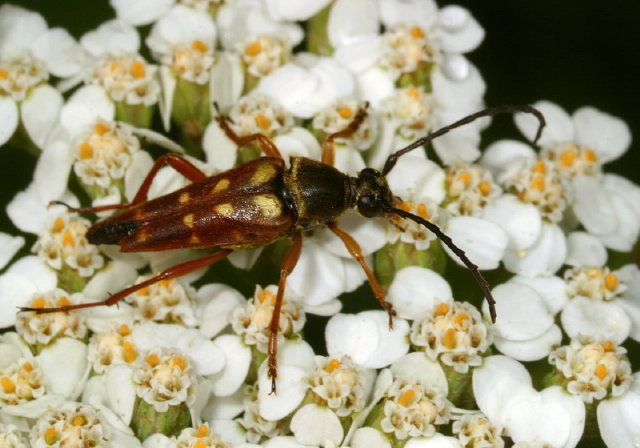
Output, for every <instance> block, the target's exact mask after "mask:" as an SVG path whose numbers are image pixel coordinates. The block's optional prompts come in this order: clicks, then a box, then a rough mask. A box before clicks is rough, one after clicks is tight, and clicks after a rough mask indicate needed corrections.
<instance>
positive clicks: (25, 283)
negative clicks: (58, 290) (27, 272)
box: [0, 273, 37, 328]
mask: <svg viewBox="0 0 640 448" xmlns="http://www.w3.org/2000/svg"><path fill="white" fill-rule="evenodd" d="M36 292H37V291H36V287H35V285H34V284H33V282H32V281H30V280H29V279H27V278H25V277H23V276H21V275H18V274H12V273H5V274H3V275H1V276H0V297H2V302H1V305H0V311H2V312H0V328H8V327H11V326H13V325H15V323H16V314H17V312H18V307H20V306H25V305H26V304H27V302H28V301H29V300H30V299H31V297H32V296H33V295H34V294H35V293H36Z"/></svg>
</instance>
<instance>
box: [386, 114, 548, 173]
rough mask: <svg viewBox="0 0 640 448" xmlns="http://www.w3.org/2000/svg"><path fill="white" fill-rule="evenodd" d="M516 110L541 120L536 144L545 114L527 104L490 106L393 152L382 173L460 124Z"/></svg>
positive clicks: (543, 123) (387, 171) (534, 141)
mask: <svg viewBox="0 0 640 448" xmlns="http://www.w3.org/2000/svg"><path fill="white" fill-rule="evenodd" d="M515 112H525V113H528V114H533V115H535V116H536V118H537V119H538V121H539V122H540V126H538V132H537V133H536V137H535V138H534V139H533V144H534V145H535V144H536V142H537V141H538V139H539V138H540V135H541V134H542V129H543V128H544V127H545V125H546V122H545V121H544V116H543V115H542V113H541V112H540V111H539V110H538V109H536V108H534V107H531V106H527V105H517V104H516V105H513V104H505V105H503V106H497V107H490V108H488V109H484V110H481V111H480V112H476V113H475V114H471V115H469V116H467V117H464V118H463V119H461V120H458V121H456V122H455V123H453V124H451V125H449V126H445V127H443V128H442V129H439V130H437V131H436V132H433V133H431V134H429V135H427V136H425V137H422V138H420V139H418V140H416V141H415V142H413V143H411V144H410V145H409V146H407V147H406V148H403V149H401V150H399V151H396V152H394V153H393V154H391V155H390V156H389V157H388V158H387V161H386V163H385V164H384V169H383V170H382V174H384V175H385V176H386V175H387V174H389V171H391V170H392V169H393V167H394V166H395V165H396V162H397V161H398V159H399V158H400V156H403V155H404V154H406V153H408V152H409V151H412V150H414V149H416V148H418V147H420V146H424V145H426V144H427V143H429V142H430V141H431V140H433V139H435V138H438V137H440V136H441V135H444V134H446V133H447V132H449V131H451V130H453V129H455V128H459V127H460V126H464V125H465V124H469V123H471V122H472V121H475V120H477V119H478V118H482V117H493V116H494V115H498V114H502V113H509V114H512V113H515Z"/></svg>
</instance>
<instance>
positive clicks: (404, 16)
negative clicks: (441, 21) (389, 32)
mask: <svg viewBox="0 0 640 448" xmlns="http://www.w3.org/2000/svg"><path fill="white" fill-rule="evenodd" d="M378 3H379V5H380V20H381V21H382V23H383V24H384V25H385V26H388V27H390V26H393V25H395V24H397V23H399V22H414V23H420V24H421V25H423V26H425V27H427V28H428V27H429V25H431V24H432V23H433V22H435V20H436V17H437V16H438V5H436V3H435V2H434V1H433V0H408V1H400V2H399V1H397V0H379V1H378Z"/></svg>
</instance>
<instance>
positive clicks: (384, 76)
mask: <svg viewBox="0 0 640 448" xmlns="http://www.w3.org/2000/svg"><path fill="white" fill-rule="evenodd" d="M355 81H356V85H355V87H354V88H355V92H354V95H355V96H356V97H357V98H363V99H367V100H368V101H369V103H370V104H371V106H372V107H373V108H374V109H375V108H378V107H380V103H381V102H382V100H384V99H385V98H388V97H389V96H391V95H393V94H394V92H395V85H394V82H393V78H392V77H391V75H390V73H389V72H388V71H385V70H383V69H381V68H380V67H376V66H373V67H371V68H369V69H368V70H365V71H364V72H361V73H360V72H359V73H358V74H357V75H356V77H355Z"/></svg>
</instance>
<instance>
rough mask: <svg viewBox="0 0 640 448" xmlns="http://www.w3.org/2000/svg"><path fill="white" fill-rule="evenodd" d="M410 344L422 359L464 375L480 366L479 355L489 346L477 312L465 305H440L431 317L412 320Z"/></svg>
mask: <svg viewBox="0 0 640 448" xmlns="http://www.w3.org/2000/svg"><path fill="white" fill-rule="evenodd" d="M411 342H412V344H414V345H415V346H417V347H419V348H420V349H424V351H425V353H426V355H427V356H428V357H429V358H430V359H432V360H433V361H436V360H438V359H440V361H441V362H442V363H443V364H445V365H447V366H450V367H453V368H454V370H455V371H456V372H459V373H467V372H468V371H469V367H477V366H479V365H481V364H482V355H483V354H484V353H485V352H486V351H487V350H488V349H489V346H490V345H491V342H492V337H491V334H490V333H489V328H488V325H487V324H486V323H485V322H484V321H483V320H482V317H481V316H480V312H479V311H478V310H476V309H475V308H474V307H473V306H472V305H470V304H469V303H458V302H453V303H452V304H450V305H449V304H447V303H440V304H439V305H438V306H437V307H435V308H434V310H433V312H432V313H431V314H428V315H426V316H424V317H423V318H422V319H419V320H415V321H414V322H413V325H412V326H411Z"/></svg>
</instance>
